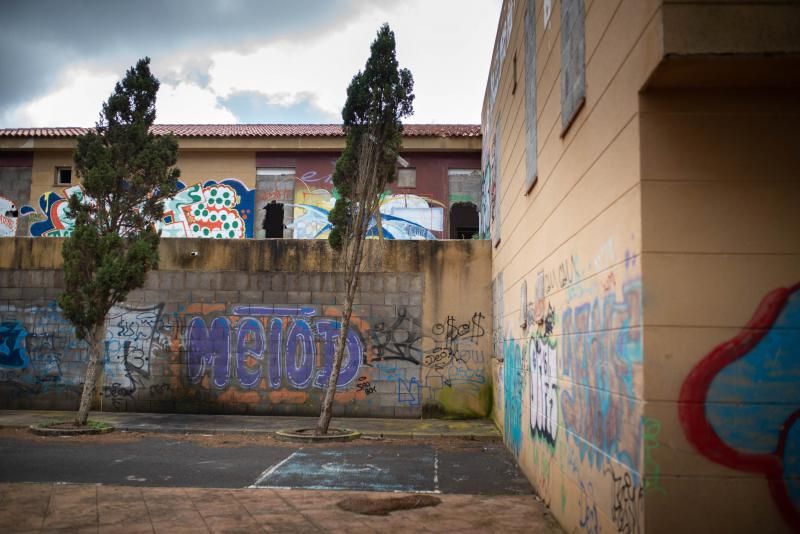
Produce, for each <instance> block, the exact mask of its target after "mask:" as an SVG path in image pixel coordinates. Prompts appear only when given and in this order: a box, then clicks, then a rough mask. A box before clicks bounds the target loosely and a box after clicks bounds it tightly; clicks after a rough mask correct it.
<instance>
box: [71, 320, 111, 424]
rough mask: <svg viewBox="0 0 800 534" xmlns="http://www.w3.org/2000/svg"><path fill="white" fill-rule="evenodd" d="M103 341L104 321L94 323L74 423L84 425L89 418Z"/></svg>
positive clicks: (104, 333)
mask: <svg viewBox="0 0 800 534" xmlns="http://www.w3.org/2000/svg"><path fill="white" fill-rule="evenodd" d="M105 341H106V325H105V323H101V324H99V325H95V327H94V330H93V331H92V333H91V334H90V335H89V363H88V364H87V366H86V378H85V380H84V382H83V393H81V403H80V406H79V407H78V415H77V416H76V418H75V424H77V425H79V426H84V425H85V424H86V421H87V420H88V419H89V409H90V408H91V406H92V399H93V398H94V391H95V387H96V384H97V378H98V371H100V366H101V365H102V363H103V354H104V352H105V351H104V349H105Z"/></svg>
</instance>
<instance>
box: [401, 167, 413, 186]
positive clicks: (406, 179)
mask: <svg viewBox="0 0 800 534" xmlns="http://www.w3.org/2000/svg"><path fill="white" fill-rule="evenodd" d="M397 187H417V169H399V170H398V171H397Z"/></svg>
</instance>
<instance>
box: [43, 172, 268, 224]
mask: <svg viewBox="0 0 800 534" xmlns="http://www.w3.org/2000/svg"><path fill="white" fill-rule="evenodd" d="M178 185H179V188H180V189H179V191H178V193H176V194H175V196H173V197H171V198H169V199H167V200H165V201H164V216H163V217H162V219H161V221H160V222H159V223H158V224H157V228H158V229H160V230H161V232H162V236H164V237H209V238H225V239H242V238H245V237H252V236H253V205H254V202H255V191H253V190H252V189H248V188H247V187H246V186H245V185H244V184H243V183H242V182H240V181H239V180H236V179H233V178H229V179H227V180H223V181H222V182H216V181H213V180H209V181H206V182H203V183H202V184H194V185H190V186H186V185H184V184H183V183H182V182H179V183H178ZM76 194H77V195H79V196H80V197H81V198H83V194H84V193H83V188H82V187H81V186H80V185H76V186H73V187H69V188H67V189H65V190H64V192H63V196H62V195H59V194H58V193H56V192H53V191H49V192H47V193H45V194H44V195H42V196H41V197H40V198H39V210H40V213H41V218H42V220H39V221H37V222H35V223H33V224H32V225H31V228H30V232H31V235H33V236H43V237H67V236H69V235H70V234H71V233H72V227H73V226H74V221H73V220H72V219H71V218H70V217H69V216H68V214H67V206H68V203H69V202H68V200H69V197H70V196H72V195H76Z"/></svg>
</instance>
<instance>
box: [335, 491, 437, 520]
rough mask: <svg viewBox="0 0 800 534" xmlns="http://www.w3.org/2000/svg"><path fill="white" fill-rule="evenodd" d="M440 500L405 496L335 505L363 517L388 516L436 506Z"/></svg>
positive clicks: (341, 502) (431, 497)
mask: <svg viewBox="0 0 800 534" xmlns="http://www.w3.org/2000/svg"><path fill="white" fill-rule="evenodd" d="M441 502H442V500H441V499H440V498H439V497H434V496H433V495H406V496H404V497H381V498H376V499H373V498H370V497H348V498H347V499H344V500H341V501H339V502H337V503H336V506H338V507H339V508H341V509H342V510H345V511H347V512H353V513H354V514H363V515H389V514H390V513H392V512H396V511H397V510H413V509H415V508H425V507H427V506H438V505H439V504H441Z"/></svg>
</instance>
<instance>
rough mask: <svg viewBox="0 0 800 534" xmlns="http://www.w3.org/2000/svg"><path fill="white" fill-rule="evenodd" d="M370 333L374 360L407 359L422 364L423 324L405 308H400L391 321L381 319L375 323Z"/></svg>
mask: <svg viewBox="0 0 800 534" xmlns="http://www.w3.org/2000/svg"><path fill="white" fill-rule="evenodd" d="M370 335H371V337H372V352H373V361H386V360H405V361H407V362H411V363H413V364H415V365H419V364H420V360H421V359H422V324H421V323H420V322H419V321H418V320H416V319H414V318H413V317H411V316H409V315H408V313H407V311H406V309H405V308H399V309H398V310H397V317H395V318H394V320H392V321H391V322H390V323H388V324H387V322H386V321H379V322H377V323H376V324H374V325H373V327H372V330H371V332H370ZM426 358H427V356H426Z"/></svg>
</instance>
